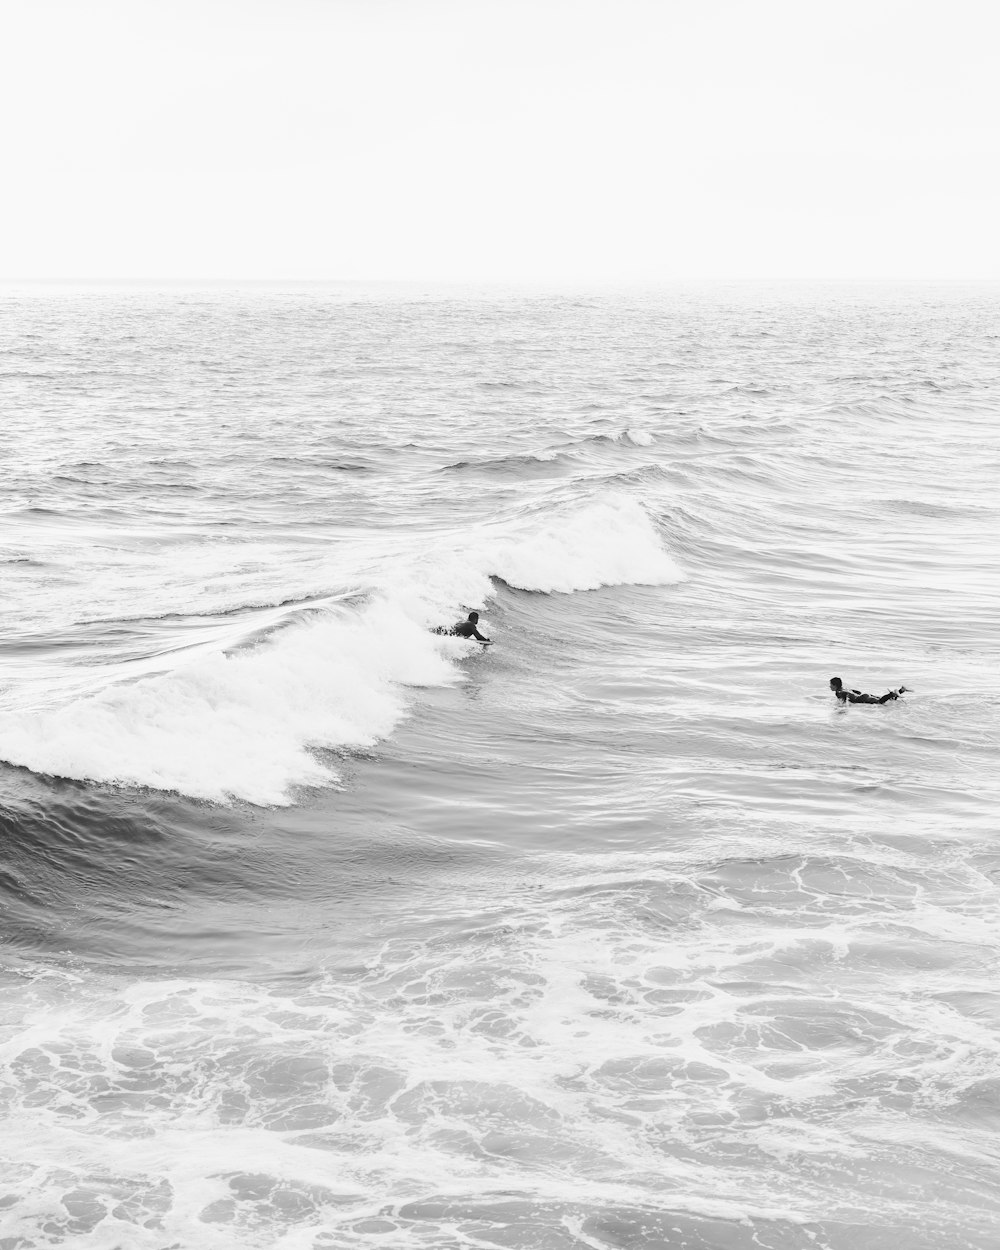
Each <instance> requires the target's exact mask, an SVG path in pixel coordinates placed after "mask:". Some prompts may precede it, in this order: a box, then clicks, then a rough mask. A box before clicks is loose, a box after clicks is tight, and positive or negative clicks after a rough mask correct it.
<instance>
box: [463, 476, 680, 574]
mask: <svg viewBox="0 0 1000 1250" xmlns="http://www.w3.org/2000/svg"><path fill="white" fill-rule="evenodd" d="M485 554H486V558H487V560H488V561H489V562H490V572H491V573H494V574H496V575H498V576H500V577H502V578H503V579H504V581H506V582H508V583H509V584H510V585H511V586H517V587H518V588H519V589H521V590H543V591H549V592H551V591H564V592H565V591H574V590H596V589H598V588H599V587H601V586H619V585H640V586H662V585H669V584H671V583H672V582H678V581H681V580H682V579H683V576H684V575H683V572H682V570H681V569H680V567H679V566H678V565H677V563H676V562H675V561H674V560H673V559H672V558H671V557H670V556H669V555H668V554H667V552H666V551H665V550H664V547H663V543H662V541H661V540H660V537H659V535H658V534H657V532H656V530H655V529H654V527H653V524H652V522H651V521H650V519H649V517H648V515H647V514H646V512H645V510H644V509H643V508H642V507H641V506H640V505H639V504H637V503H635V502H634V501H632V500H630V499H625V498H622V499H618V500H608V501H605V502H602V503H595V504H591V505H590V506H589V507H587V508H583V509H580V510H578V511H576V512H573V513H571V514H568V515H564V516H560V517H557V518H552V519H551V520H549V521H548V522H546V523H545V524H543V525H541V526H534V527H532V528H531V530H530V532H527V533H520V534H517V535H515V536H513V537H505V538H503V539H501V540H499V541H498V542H496V543H495V544H493V545H492V546H491V547H488V548H487V550H486V553H485Z"/></svg>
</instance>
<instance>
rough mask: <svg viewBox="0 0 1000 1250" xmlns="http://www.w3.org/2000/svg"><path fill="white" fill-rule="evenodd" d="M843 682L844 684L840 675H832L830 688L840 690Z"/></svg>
mask: <svg viewBox="0 0 1000 1250" xmlns="http://www.w3.org/2000/svg"><path fill="white" fill-rule="evenodd" d="M843 684H844V683H843V682H842V681H841V680H840V678H839V677H831V678H830V689H831V690H840V689H841V687H842V686H843Z"/></svg>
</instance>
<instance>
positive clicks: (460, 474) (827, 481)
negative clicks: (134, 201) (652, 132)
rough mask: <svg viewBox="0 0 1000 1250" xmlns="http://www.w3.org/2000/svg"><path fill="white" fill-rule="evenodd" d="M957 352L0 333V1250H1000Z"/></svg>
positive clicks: (350, 314) (849, 332)
mask: <svg viewBox="0 0 1000 1250" xmlns="http://www.w3.org/2000/svg"><path fill="white" fill-rule="evenodd" d="M998 361H1000V317H998V292H997V291H996V289H994V288H990V287H978V288H976V287H968V288H964V289H958V288H947V287H909V288H887V287H867V288H866V287H826V288H820V287H816V288H804V287H787V288H782V287H714V288H706V289H694V288H691V289H676V290H666V291H605V292H600V293H594V292H581V291H576V292H549V291H542V290H536V291H523V290H522V291H516V290H486V289H482V290H473V289H468V290H457V289H450V290H448V289H435V288H431V287H427V288H422V287H409V288H391V287H381V288H375V287H351V286H339V287H337V286H316V287H298V288H296V287H292V286H288V287H281V286H270V287H256V288H255V287H252V286H244V287H232V288H223V287H217V288H209V287H204V288H194V287H191V288H181V287H177V288H172V289H153V288H142V287H133V288H112V287H105V288H101V287H92V288H80V289H70V288H58V287H39V288H22V289H14V288H10V289H7V290H6V291H5V292H4V293H3V296H2V299H0V395H2V411H3V429H2V448H3V467H4V503H3V523H2V529H0V559H2V561H3V563H2V565H0V568H2V571H3V587H2V597H0V612H2V618H3V619H2V635H0V658H2V667H0V684H2V690H0V759H2V760H3V761H4V763H3V764H0V819H2V826H0V827H2V837H3V843H2V858H0V891H2V902H3V910H2V929H0V940H2V947H0V956H2V959H0V968H2V971H0V977H2V983H3V997H2V999H0V1057H2V1067H0V1083H2V1108H3V1110H2V1114H3V1131H2V1135H0V1154H2V1162H0V1173H2V1177H3V1182H4V1183H3V1187H2V1195H0V1247H3V1250H22V1248H23V1250H28V1248H35V1247H49V1246H62V1245H70V1246H73V1247H80V1248H81V1250H84V1248H85V1250H90V1248H93V1250H113V1248H117V1247H121V1248H123V1250H187V1248H189V1247H190V1248H197V1250H202V1248H204V1250H216V1248H218V1250H237V1248H239V1250H242V1248H243V1247H268V1248H270V1247H280V1248H281V1250H341V1248H344V1247H355V1246H372V1247H379V1246H382V1247H387V1248H391V1250H410V1248H413V1250H418V1248H420V1250H431V1248H433V1250H450V1248H452V1247H510V1248H512V1250H582V1248H583V1247H587V1248H589V1250H615V1248H628V1250H640V1248H647V1247H678V1248H683V1250H799V1248H803V1250H804V1248H806V1247H808V1248H809V1250H882V1248H891V1250H990V1248H996V1247H998V1246H1000V1171H998V1164H1000V1137H998V1129H1000V961H998V955H1000V910H998V903H1000V845H998V836H1000V820H998V815H997V808H998V800H1000V770H998V768H997V754H998V752H997V746H998V730H1000V713H998V703H997V696H998V656H1000V644H998V634H997V621H998V613H1000V588H998V581H997V560H998V554H1000V551H998V533H1000V527H998V522H1000V507H998V503H1000V496H998V493H997V480H998V468H1000V428H998V420H997V409H998V402H1000V368H998ZM472 609H477V610H478V611H479V612H480V613H481V620H480V628H481V629H482V630H483V631H484V633H486V634H487V635H488V636H490V637H491V638H492V639H493V646H492V647H490V648H481V647H480V646H479V645H478V644H477V643H475V642H471V641H466V640H463V639H460V638H455V637H442V636H440V635H436V634H434V633H433V632H432V630H433V628H434V627H435V626H438V625H446V626H447V625H451V624H452V623H453V622H454V621H456V620H458V619H461V618H462V617H463V616H464V615H465V614H466V613H467V612H468V611H470V610H472ZM831 676H840V677H842V678H843V679H844V681H845V682H846V684H847V685H849V686H856V687H859V688H861V689H866V690H871V691H874V692H875V693H882V692H883V691H885V690H887V689H889V688H890V687H898V686H899V685H901V684H905V685H906V686H907V687H912V693H908V694H906V695H905V696H904V697H903V698H901V699H899V700H898V701H896V702H894V703H890V704H888V705H886V706H879V707H864V706H855V707H847V708H844V707H840V706H838V705H837V704H836V701H835V700H834V699H833V697H832V696H831V694H830V691H829V688H828V681H829V678H830V677H831Z"/></svg>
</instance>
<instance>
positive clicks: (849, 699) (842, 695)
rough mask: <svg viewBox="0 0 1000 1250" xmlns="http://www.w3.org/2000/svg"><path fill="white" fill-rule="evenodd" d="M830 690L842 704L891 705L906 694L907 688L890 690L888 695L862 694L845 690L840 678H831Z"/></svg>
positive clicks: (901, 687) (857, 691)
mask: <svg viewBox="0 0 1000 1250" xmlns="http://www.w3.org/2000/svg"><path fill="white" fill-rule="evenodd" d="M830 689H831V690H832V691H833V693H834V694H835V695H836V696H837V699H838V700H839V702H841V703H891V702H892V700H893V699H898V698H899V696H900V695H901V694H906V687H905V686H900V687H899V689H898V690H890V691H888V692H887V693H886V694H862V693H861V691H860V690H845V689H844V683H843V682H842V681H841V680H840V678H839V677H831V678H830Z"/></svg>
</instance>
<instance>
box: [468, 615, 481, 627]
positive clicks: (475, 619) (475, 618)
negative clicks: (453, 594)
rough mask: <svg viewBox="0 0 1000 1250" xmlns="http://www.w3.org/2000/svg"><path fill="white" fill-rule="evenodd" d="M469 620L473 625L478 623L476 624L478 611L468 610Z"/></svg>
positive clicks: (477, 622)
mask: <svg viewBox="0 0 1000 1250" xmlns="http://www.w3.org/2000/svg"><path fill="white" fill-rule="evenodd" d="M469 620H470V621H471V622H472V623H473V625H478V624H479V613H478V612H470V613H469Z"/></svg>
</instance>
